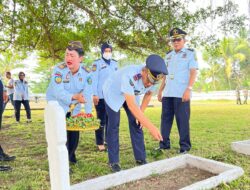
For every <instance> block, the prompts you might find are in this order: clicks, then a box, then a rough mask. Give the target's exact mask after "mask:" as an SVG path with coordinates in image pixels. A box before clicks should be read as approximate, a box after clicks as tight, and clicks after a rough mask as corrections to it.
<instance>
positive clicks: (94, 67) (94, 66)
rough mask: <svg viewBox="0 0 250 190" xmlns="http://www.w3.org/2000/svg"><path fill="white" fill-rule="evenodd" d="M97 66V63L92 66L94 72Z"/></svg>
mask: <svg viewBox="0 0 250 190" xmlns="http://www.w3.org/2000/svg"><path fill="white" fill-rule="evenodd" d="M96 67H97V66H96V64H94V65H93V66H92V71H93V72H95V71H96Z"/></svg>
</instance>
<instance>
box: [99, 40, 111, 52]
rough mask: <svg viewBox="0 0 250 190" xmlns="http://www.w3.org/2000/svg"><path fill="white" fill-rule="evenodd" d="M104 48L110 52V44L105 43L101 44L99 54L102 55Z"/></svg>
mask: <svg viewBox="0 0 250 190" xmlns="http://www.w3.org/2000/svg"><path fill="white" fill-rule="evenodd" d="M106 48H110V49H111V51H112V46H111V44H109V43H107V42H105V43H103V44H102V46H101V53H104V51H105V49H106Z"/></svg>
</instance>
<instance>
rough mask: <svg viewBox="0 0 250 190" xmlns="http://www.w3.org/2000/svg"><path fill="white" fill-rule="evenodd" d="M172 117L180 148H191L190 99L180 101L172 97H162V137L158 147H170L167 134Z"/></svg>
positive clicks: (168, 134)
mask: <svg viewBox="0 0 250 190" xmlns="http://www.w3.org/2000/svg"><path fill="white" fill-rule="evenodd" d="M174 117H175V120H176V123H177V127H178V131H179V136H180V140H179V144H180V150H181V151H185V150H187V151H189V150H190V149H191V142H190V132H189V118H190V101H188V102H182V99H181V98H174V97H163V98H162V114H161V134H162V137H163V141H162V142H160V147H161V148H163V149H169V148H170V138H169V136H170V132H171V128H172V125H173V120H174Z"/></svg>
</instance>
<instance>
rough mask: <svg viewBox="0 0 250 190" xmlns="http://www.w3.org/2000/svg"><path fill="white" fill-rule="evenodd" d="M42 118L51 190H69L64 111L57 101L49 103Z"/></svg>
mask: <svg viewBox="0 0 250 190" xmlns="http://www.w3.org/2000/svg"><path fill="white" fill-rule="evenodd" d="M44 118H45V132H46V140H47V143H48V148H47V150H48V159H49V175H50V183H51V190H70V178H69V161H68V151H67V148H66V141H67V138H66V119H65V113H64V110H63V108H62V107H61V106H60V105H59V104H58V102H57V101H49V102H48V104H47V105H46V107H45V112H44Z"/></svg>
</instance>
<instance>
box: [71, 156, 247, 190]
mask: <svg viewBox="0 0 250 190" xmlns="http://www.w3.org/2000/svg"><path fill="white" fill-rule="evenodd" d="M187 165H189V166H191V167H196V168H199V169H202V170H205V171H208V172H211V173H214V174H216V176H213V177H210V178H208V179H205V180H202V181H199V182H196V183H194V184H192V185H189V186H186V187H184V188H182V190H198V189H199V190H200V189H210V188H213V187H216V186H218V185H219V184H221V183H228V182H231V181H233V180H235V179H237V178H239V177H240V176H241V175H243V174H244V171H243V169H242V168H240V167H238V166H234V165H230V164H225V163H222V162H218V161H214V160H209V159H205V158H201V157H197V156H193V155H190V154H185V155H181V156H177V157H173V158H170V159H165V160H160V161H156V162H152V163H148V164H146V165H143V166H138V167H135V168H131V169H127V170H122V171H120V172H117V173H114V174H109V175H105V176H101V177H97V178H94V179H90V180H87V181H84V182H81V183H78V184H75V185H72V186H71V190H84V189H88V190H101V189H107V188H111V187H114V186H117V185H121V184H124V183H128V182H131V181H135V180H139V179H143V178H146V177H149V176H151V175H152V174H163V173H166V172H169V171H172V170H175V169H178V168H182V167H185V166H187Z"/></svg>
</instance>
